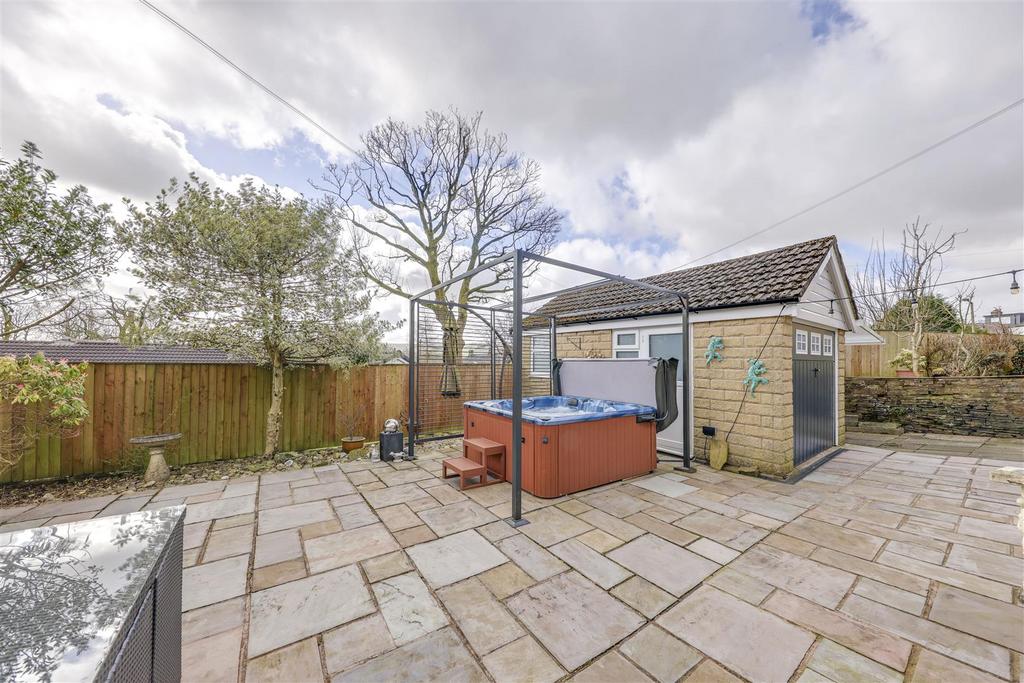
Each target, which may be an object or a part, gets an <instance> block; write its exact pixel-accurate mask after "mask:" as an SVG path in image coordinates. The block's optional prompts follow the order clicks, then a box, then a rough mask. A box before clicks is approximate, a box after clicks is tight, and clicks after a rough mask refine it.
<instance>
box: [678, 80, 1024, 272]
mask: <svg viewBox="0 0 1024 683" xmlns="http://www.w3.org/2000/svg"><path fill="white" fill-rule="evenodd" d="M1022 103H1024V97H1022V98H1020V99H1017V100H1015V101H1013V102H1011V103H1010V104H1008V105H1006V106H1005V107H1003V108H1002V109H999V110H998V111H994V112H992V113H991V114H989V115H988V116H986V117H985V118H983V119H979V120H977V121H975V122H974V123H972V124H971V125H969V126H967V127H966V128H961V129H960V130H958V131H956V132H955V133H953V134H952V135H947V136H946V137H944V138H942V139H941V140H939V141H938V142H934V143H932V144H930V145H928V146H927V147H925V148H923V149H920V150H918V151H917V152H914V153H913V154H911V155H910V156H908V157H904V158H902V159H900V160H899V161H897V162H896V163H894V164H892V165H890V166H887V167H885V168H884V169H882V170H881V171H878V172H877V173H873V174H871V175H869V176H868V177H867V178H864V179H863V180H861V181H859V182H857V183H854V184H853V185H850V186H849V187H846V188H844V189H842V190H840V191H839V192H836V193H835V194H832V195H829V196H828V197H825V198H824V199H822V200H821V201H819V202H815V203H814V204H811V205H810V206H808V207H807V208H805V209H801V210H800V211H797V212H796V213H794V214H791V215H789V216H786V217H785V218H783V219H782V220H780V221H775V222H774V223H772V224H771V225H769V226H767V227H764V228H761V229H760V230H758V231H756V232H752V233H750V234H749V235H747V236H745V237H741V238H740V239H738V240H736V241H735V242H730V243H729V244H727V245H725V246H724V247H721V248H719V249H715V250H714V251H712V252H710V253H707V254H704V255H703V256H701V257H700V258H695V259H693V260H690V261H687V262H686V263H684V264H682V265H681V266H676V267H675V268H673V269H672V270H680V269H682V268H685V267H687V266H689V265H692V264H694V263H697V262H698V261H703V260H704V259H706V258H708V257H709V256H714V255H715V254H720V253H722V252H723V251H726V250H727V249H732V248H733V247H735V246H737V245H739V244H742V243H743V242H746V241H747V240H749V239H752V238H754V237H757V236H758V235H763V234H764V233H766V232H768V231H769V230H774V229H775V228H777V227H779V226H780V225H782V224H784V223H788V222H789V221H791V220H793V219H794V218H799V217H800V216H803V215H804V214H807V213H810V212H811V211H814V210H815V209H817V208H819V207H821V206H824V205H825V204H828V203H829V202H831V201H834V200H836V199H839V198H840V197H842V196H844V195H847V194H849V193H851V192H853V191H854V190H857V189H859V188H861V187H864V186H865V185H867V184H868V183H870V182H873V181H875V180H878V179H879V178H881V177H882V176H884V175H886V174H888V173H891V172H893V171H895V170H896V169H898V168H900V167H901V166H905V165H906V164H909V163H910V162H911V161H914V160H915V159H918V158H920V157H922V156H924V155H925V154H928V153H929V152H931V151H933V150H935V149H938V148H939V147H941V146H943V145H945V144H946V143H948V142H952V141H953V140H955V139H957V138H958V137H960V136H961V135H965V134H967V133H969V132H971V131H972V130H974V129H975V128H979V127H980V126H983V125H985V124H986V123H988V122H989V121H991V120H993V119H996V118H998V117H1000V116H1002V115H1003V114H1005V113H1007V112H1009V111H1010V110H1012V109H1014V108H1015V107H1019V106H1020V105H1021V104H1022Z"/></svg>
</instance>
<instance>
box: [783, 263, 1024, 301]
mask: <svg viewBox="0 0 1024 683" xmlns="http://www.w3.org/2000/svg"><path fill="white" fill-rule="evenodd" d="M1019 272H1020V271H1019V270H1004V271H1003V272H1001V273H989V274H988V275H975V276H974V277H965V278H963V279H962V280H949V281H947V282H936V283H935V284H933V285H922V286H920V287H918V288H917V289H892V290H889V291H887V292H885V294H912V293H914V292H923V291H925V290H929V289H935V288H936V287H946V286H948V285H960V284H963V283H965V282H974V281H976V280H988V279H989V278H993V277H1001V276H1003V275H1012V274H1014V273H1019ZM880 295H881V293H879V294H853V295H850V296H837V297H835V298H832V299H815V300H812V301H800V302H799V303H802V304H827V303H829V302H830V301H854V300H856V299H870V298H872V297H876V296H880ZM794 303H796V302H794Z"/></svg>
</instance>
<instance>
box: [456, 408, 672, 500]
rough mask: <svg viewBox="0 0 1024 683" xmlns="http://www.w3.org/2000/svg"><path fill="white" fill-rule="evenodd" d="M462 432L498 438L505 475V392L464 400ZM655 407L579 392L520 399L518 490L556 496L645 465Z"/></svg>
mask: <svg viewBox="0 0 1024 683" xmlns="http://www.w3.org/2000/svg"><path fill="white" fill-rule="evenodd" d="M462 410H463V424H464V425H465V428H464V429H465V434H466V437H467V438H473V437H479V436H482V437H485V438H488V439H491V440H493V441H497V442H499V443H503V444H505V479H507V480H509V481H511V480H512V400H511V399H504V400H495V401H468V402H467V403H465V404H463V409H462ZM655 415H656V410H655V409H654V408H652V407H651V406H645V405H640V404H637V403H620V402H617V401H605V400H601V399H593V398H586V397H582V396H536V397H533V398H524V399H523V425H522V427H523V448H522V455H523V460H522V475H523V480H522V481H523V490H525V491H528V492H530V493H532V494H533V495H535V496H537V497H538V498H557V497H558V496H564V495H567V494H570V493H575V492H577V491H583V490H584V489H589V488H593V487H594V486H601V485H603V484H609V483H611V482H613V481H619V480H620V479H626V478H628V477H635V476H638V475H641V474H646V473H647V472H650V471H652V470H653V469H654V468H655V467H656V466H657V463H658V456H657V452H656V448H655V422H654V417H655Z"/></svg>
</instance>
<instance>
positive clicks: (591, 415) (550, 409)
mask: <svg viewBox="0 0 1024 683" xmlns="http://www.w3.org/2000/svg"><path fill="white" fill-rule="evenodd" d="M465 405H467V406H469V407H470V408H476V409H477V410H483V411H486V412H488V413H494V414H495V415H505V416H507V417H512V399H510V398H506V399H499V400H494V401H467V402H466V404H465ZM656 414H657V411H656V410H655V409H654V408H652V407H651V406H645V405H640V404H639V403H621V402H619V401H606V400H603V399H599V398H586V397H584V396H534V397H532V398H524V399H523V419H524V420H526V421H528V422H535V423H537V424H568V423H570V422H588V421H591V420H605V419H607V418H610V417H622V416H623V415H650V416H652V417H653V416H654V415H656Z"/></svg>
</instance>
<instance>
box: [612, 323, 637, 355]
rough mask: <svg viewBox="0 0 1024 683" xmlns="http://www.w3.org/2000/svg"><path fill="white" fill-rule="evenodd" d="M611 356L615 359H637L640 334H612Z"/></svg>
mask: <svg viewBox="0 0 1024 683" xmlns="http://www.w3.org/2000/svg"><path fill="white" fill-rule="evenodd" d="M612 334H613V335H614V341H613V343H612V351H613V353H612V355H613V356H614V357H615V358H639V357H640V333H639V332H637V331H636V330H628V331H621V332H619V331H617V332H613V333H612Z"/></svg>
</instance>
